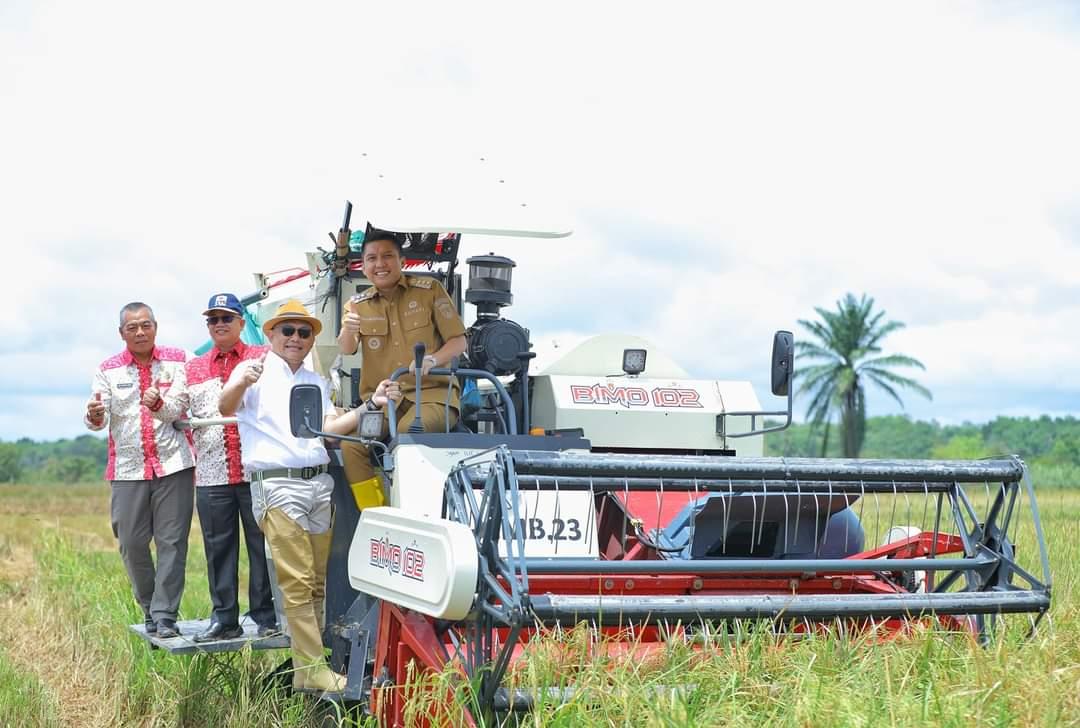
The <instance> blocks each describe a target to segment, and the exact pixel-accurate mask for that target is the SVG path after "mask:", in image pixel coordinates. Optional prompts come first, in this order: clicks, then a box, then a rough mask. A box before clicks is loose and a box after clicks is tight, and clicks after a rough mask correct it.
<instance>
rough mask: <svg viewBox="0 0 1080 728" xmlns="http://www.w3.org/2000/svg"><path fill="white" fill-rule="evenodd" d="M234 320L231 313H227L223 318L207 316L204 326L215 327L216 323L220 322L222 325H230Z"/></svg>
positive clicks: (234, 317)
mask: <svg viewBox="0 0 1080 728" xmlns="http://www.w3.org/2000/svg"><path fill="white" fill-rule="evenodd" d="M236 318H237V317H236V316H233V315H232V314H231V313H227V314H225V315H223V316H207V317H206V325H207V326H216V325H217V322H218V321H220V322H221V323H223V324H231V323H232V322H233V321H235V320H236Z"/></svg>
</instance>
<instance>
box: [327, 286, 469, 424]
mask: <svg viewBox="0 0 1080 728" xmlns="http://www.w3.org/2000/svg"><path fill="white" fill-rule="evenodd" d="M349 306H351V307H352V310H353V311H355V312H356V313H357V314H358V315H359V316H360V344H359V349H360V351H361V353H362V354H363V357H364V362H363V366H362V367H361V369H360V396H361V398H363V399H367V398H368V397H370V396H371V395H372V394H374V393H375V388H376V387H377V386H379V382H381V381H382V380H384V379H386V378H387V377H389V376H390V374H391V373H392V372H393V371H394V370H395V369H397V368H398V367H402V366H405V367H407V366H408V365H409V362H411V361H412V360H413V347H414V346H415V345H416V343H417V342H423V343H424V347H425V353H426V354H434V353H435V352H436V351H438V350H439V349H441V348H442V346H443V344H445V343H446V341H447V340H448V339H452V338H454V337H455V336H462V335H464V334H465V324H464V323H462V321H461V317H460V316H458V312H457V310H456V309H455V308H454V302H453V301H451V300H450V296H449V295H448V294H447V293H446V289H445V288H443V287H442V284H441V283H439V282H438V281H437V280H435V279H434V278H428V277H426V276H406V275H402V276H401V280H399V281H398V283H397V286H396V287H395V288H394V295H393V297H392V300H391V298H388V297H386V296H384V295H383V294H381V293H379V291H378V289H377V288H375V287H374V286H372V287H371V288H369V289H367V290H366V291H364V292H363V293H361V294H359V295H358V296H353V298H352V299H351V300H350V302H349V303H347V304H346V310H348V307H349ZM447 380H448V377H434V376H430V377H424V379H423V386H422V389H423V391H424V401H425V402H439V403H442V402H445V401H446V386H447ZM399 381H400V382H401V389H402V392H403V394H404V395H405V398H406V399H408V400H409V401H410V402H412V401H414V400H415V399H416V394H415V391H416V380H415V379H414V378H413V377H412V376H411V375H408V374H407V375H405V376H403V377H401V379H400V380H399ZM440 390H441V391H440ZM450 405H451V406H452V407H457V406H458V387H457V385H456V383H455V385H454V387H453V391H452V392H451V394H450Z"/></svg>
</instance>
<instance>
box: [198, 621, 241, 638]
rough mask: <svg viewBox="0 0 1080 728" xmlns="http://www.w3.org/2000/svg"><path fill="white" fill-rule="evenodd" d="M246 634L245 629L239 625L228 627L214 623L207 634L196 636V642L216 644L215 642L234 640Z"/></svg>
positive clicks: (202, 633)
mask: <svg viewBox="0 0 1080 728" xmlns="http://www.w3.org/2000/svg"><path fill="white" fill-rule="evenodd" d="M243 634H244V628H243V627H241V626H240V625H238V624H234V625H231V626H230V625H227V624H222V623H221V622H213V623H211V625H210V628H209V629H207V630H206V631H205V632H200V633H199V634H197V635H195V638H194V639H195V641H196V642H214V641H215V640H233V639H236V638H237V637H241V636H243Z"/></svg>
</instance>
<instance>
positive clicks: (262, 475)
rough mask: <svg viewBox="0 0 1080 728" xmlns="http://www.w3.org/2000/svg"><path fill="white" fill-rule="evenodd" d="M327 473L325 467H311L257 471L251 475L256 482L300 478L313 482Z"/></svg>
mask: <svg viewBox="0 0 1080 728" xmlns="http://www.w3.org/2000/svg"><path fill="white" fill-rule="evenodd" d="M325 472H326V466H325V465H309V466H308V467H306V468H273V469H272V470H256V471H255V472H254V473H252V474H251V475H252V478H253V479H255V480H266V479H267V478H299V479H300V480H311V479H312V478H314V477H315V476H316V475H319V474H320V473H325Z"/></svg>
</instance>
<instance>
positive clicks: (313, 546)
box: [259, 508, 333, 609]
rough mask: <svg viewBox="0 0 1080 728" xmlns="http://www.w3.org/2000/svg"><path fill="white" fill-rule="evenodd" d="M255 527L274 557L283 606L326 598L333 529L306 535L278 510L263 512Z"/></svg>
mask: <svg viewBox="0 0 1080 728" xmlns="http://www.w3.org/2000/svg"><path fill="white" fill-rule="evenodd" d="M259 525H260V527H261V528H262V530H263V534H264V535H265V536H266V541H267V543H269V544H270V553H271V555H272V556H273V557H274V569H275V571H276V572H277V581H278V587H280V589H281V594H282V596H283V597H284V600H285V604H284V605H283V607H284V608H285V609H290V608H292V607H299V606H301V605H304V604H310V603H311V602H321V601H322V600H323V598H324V597H325V595H326V561H327V559H328V558H329V556H330V537H331V534H332V533H333V528H332V527H331V528H330V529H328V530H327V531H325V532H324V533H309V532H307V531H305V530H304V529H303V528H301V527H300V525H299V524H298V523H297V522H296V521H294V520H293V519H291V518H289V516H288V515H287V514H286V513H285V511H283V510H281V509H280V508H271V509H269V510H268V511H266V514H265V515H264V516H263V519H262V521H261V522H260V524H259Z"/></svg>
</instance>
